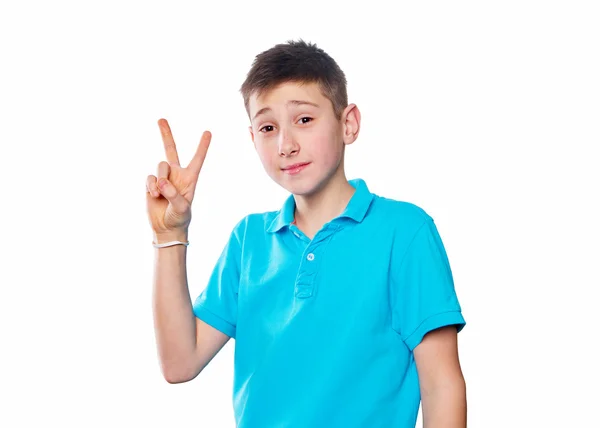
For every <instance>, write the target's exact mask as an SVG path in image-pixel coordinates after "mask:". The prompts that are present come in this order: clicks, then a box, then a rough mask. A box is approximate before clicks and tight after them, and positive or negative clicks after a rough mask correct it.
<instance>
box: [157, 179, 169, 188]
mask: <svg viewBox="0 0 600 428" xmlns="http://www.w3.org/2000/svg"><path fill="white" fill-rule="evenodd" d="M165 184H167V180H165V179H164V178H161V179H160V180H158V186H159V187H160V188H161V189H162V188H163V187H165Z"/></svg>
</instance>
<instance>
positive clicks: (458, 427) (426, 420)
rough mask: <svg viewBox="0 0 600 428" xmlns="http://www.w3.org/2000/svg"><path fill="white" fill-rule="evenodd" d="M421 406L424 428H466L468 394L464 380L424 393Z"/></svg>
mask: <svg viewBox="0 0 600 428" xmlns="http://www.w3.org/2000/svg"><path fill="white" fill-rule="evenodd" d="M421 404H422V410H423V428H466V426H467V394H466V386H465V382H464V380H463V379H462V378H461V379H457V380H456V381H454V382H452V383H448V384H446V385H444V386H438V387H436V388H433V389H432V390H431V391H430V392H427V393H424V394H423V396H422V397H421Z"/></svg>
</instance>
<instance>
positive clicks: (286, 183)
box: [276, 173, 321, 196]
mask: <svg viewBox="0 0 600 428" xmlns="http://www.w3.org/2000/svg"><path fill="white" fill-rule="evenodd" d="M282 174H283V176H281V177H278V180H276V181H277V184H279V185H280V186H281V187H283V188H284V189H285V190H287V191H288V192H290V193H293V194H294V195H297V196H310V195H312V194H314V193H316V192H317V191H318V190H319V189H320V188H321V182H320V181H319V180H315V179H314V178H311V177H308V176H307V177H302V178H300V177H297V178H296V177H289V176H287V175H285V173H282Z"/></svg>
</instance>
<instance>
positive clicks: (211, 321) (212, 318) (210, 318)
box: [194, 304, 236, 339]
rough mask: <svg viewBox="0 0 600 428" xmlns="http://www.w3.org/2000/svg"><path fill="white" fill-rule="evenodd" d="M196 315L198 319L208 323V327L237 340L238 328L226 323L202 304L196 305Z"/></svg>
mask: <svg viewBox="0 0 600 428" xmlns="http://www.w3.org/2000/svg"><path fill="white" fill-rule="evenodd" d="M194 315H195V316H196V317H197V318H200V319H201V320H202V321H204V322H205V323H207V324H208V325H210V326H212V327H214V328H216V329H217V330H219V331H221V332H222V333H225V334H226V335H227V336H229V337H233V338H234V339H235V332H236V327H235V325H233V324H230V323H229V322H227V321H225V320H224V319H223V318H221V317H220V316H218V315H216V314H214V313H213V312H211V311H210V310H209V309H206V308H205V307H204V306H202V305H201V304H196V305H194Z"/></svg>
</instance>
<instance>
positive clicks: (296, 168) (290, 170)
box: [281, 162, 310, 174]
mask: <svg viewBox="0 0 600 428" xmlns="http://www.w3.org/2000/svg"><path fill="white" fill-rule="evenodd" d="M309 164H310V162H301V163H295V164H293V165H289V166H286V167H284V168H281V169H282V171H283V172H285V173H286V174H297V173H298V172H300V171H302V170H303V169H304V168H306V166H307V165H309Z"/></svg>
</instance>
